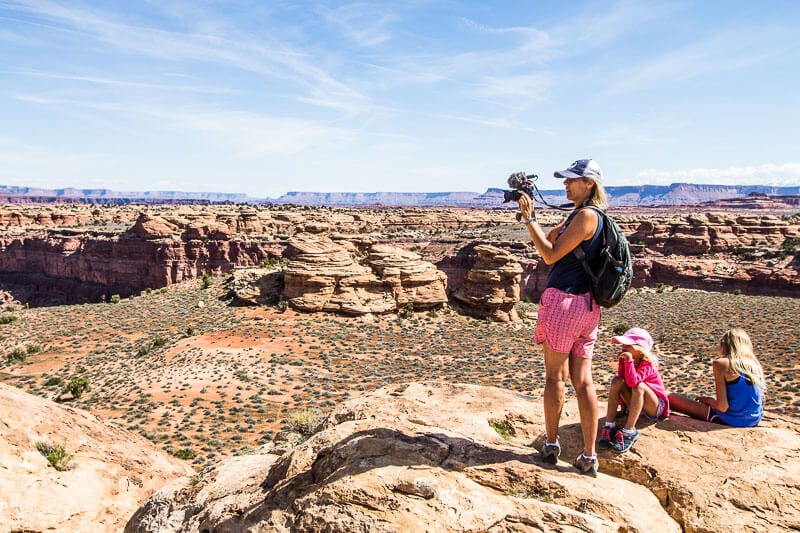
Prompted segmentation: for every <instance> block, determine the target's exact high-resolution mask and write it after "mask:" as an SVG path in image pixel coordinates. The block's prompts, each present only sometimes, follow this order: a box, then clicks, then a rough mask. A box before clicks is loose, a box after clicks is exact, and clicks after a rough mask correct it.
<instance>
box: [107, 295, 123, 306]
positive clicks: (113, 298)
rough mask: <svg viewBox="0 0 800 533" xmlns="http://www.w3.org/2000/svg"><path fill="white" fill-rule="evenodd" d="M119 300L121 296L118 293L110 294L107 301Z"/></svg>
mask: <svg viewBox="0 0 800 533" xmlns="http://www.w3.org/2000/svg"><path fill="white" fill-rule="evenodd" d="M120 300H121V298H120V296H119V294H112V295H111V299H109V300H108V301H109V302H111V303H112V304H118V303H119V301H120Z"/></svg>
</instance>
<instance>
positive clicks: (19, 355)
mask: <svg viewBox="0 0 800 533" xmlns="http://www.w3.org/2000/svg"><path fill="white" fill-rule="evenodd" d="M25 357H27V355H26V354H25V350H23V349H22V348H14V349H13V350H11V352H9V354H8V355H7V356H6V359H8V360H9V362H11V363H21V362H22V361H24V360H25Z"/></svg>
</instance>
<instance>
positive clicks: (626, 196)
mask: <svg viewBox="0 0 800 533" xmlns="http://www.w3.org/2000/svg"><path fill="white" fill-rule="evenodd" d="M606 192H607V193H608V195H609V203H610V204H611V205H613V206H623V205H626V206H649V205H653V206H661V205H687V204H699V203H703V202H713V201H715V200H724V199H730V198H737V197H743V196H747V195H749V194H752V193H757V194H765V195H769V196H798V195H800V186H794V187H774V186H769V185H708V184H695V183H673V184H671V185H630V186H609V187H606ZM541 193H542V196H543V197H544V199H545V200H546V201H548V202H550V203H553V204H561V203H563V202H564V201H565V200H566V199H565V197H564V190H563V189H548V190H542V191H541ZM0 203H111V204H126V203H149V204H157V203H243V204H295V205H329V206H342V207H344V206H370V205H394V206H406V207H414V206H419V207H436V206H440V207H497V206H499V205H502V203H503V189H501V188H499V187H498V188H489V189H487V190H486V192H484V193H477V192H468V191H457V192H447V191H445V192H302V191H291V192H288V193H286V194H284V195H282V196H280V197H278V198H276V199H272V198H253V197H251V196H248V195H246V194H240V193H220V192H182V191H142V192H139V191H114V190H111V189H77V188H72V187H67V188H64V189H42V188H36V187H19V186H11V185H0Z"/></svg>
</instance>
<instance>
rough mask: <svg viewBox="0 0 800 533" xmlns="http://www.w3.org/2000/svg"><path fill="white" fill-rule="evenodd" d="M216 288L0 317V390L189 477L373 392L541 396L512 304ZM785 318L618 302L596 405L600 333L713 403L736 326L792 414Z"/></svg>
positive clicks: (788, 318) (758, 311)
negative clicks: (328, 308) (643, 348)
mask: <svg viewBox="0 0 800 533" xmlns="http://www.w3.org/2000/svg"><path fill="white" fill-rule="evenodd" d="M224 280H225V277H218V278H214V279H213V283H212V284H211V286H210V287H208V288H206V289H203V288H202V285H201V282H200V281H199V280H194V281H189V282H185V283H181V284H178V285H174V286H171V287H169V288H165V289H159V290H156V291H148V292H147V293H143V294H142V295H140V296H136V297H133V298H129V299H124V300H122V301H120V302H119V303H106V304H87V305H75V306H57V307H43V308H36V309H24V308H20V307H19V306H7V307H6V308H5V309H4V310H3V311H2V313H1V314H0V322H1V324H0V346H1V347H2V350H3V352H2V353H3V354H4V355H3V357H2V359H0V380H2V381H4V382H5V383H7V384H10V385H14V386H17V387H20V388H22V389H24V390H27V391H29V392H30V393H32V394H38V395H41V396H45V397H48V398H52V399H56V398H59V397H61V399H62V401H64V402H65V403H66V404H68V405H74V406H77V407H82V408H85V409H88V410H89V411H90V412H92V413H95V414H96V415H98V416H100V417H103V418H105V419H111V420H115V421H117V422H118V423H119V424H120V425H122V426H123V427H126V428H128V429H131V430H133V431H137V432H139V433H141V434H142V435H144V436H145V437H147V438H149V439H150V440H152V441H154V442H156V443H158V444H159V445H160V446H162V447H163V448H164V449H165V450H167V451H169V452H170V453H173V454H175V455H177V456H178V457H182V458H185V459H189V460H191V461H193V463H194V464H195V465H197V466H198V467H201V466H203V465H204V464H206V463H209V462H214V461H217V460H219V459H220V458H222V457H226V456H231V455H236V454H244V453H248V452H250V451H252V450H253V449H254V448H255V447H256V446H258V445H259V444H262V443H265V442H268V441H269V440H270V439H272V438H273V437H274V435H275V433H276V432H278V431H280V430H281V429H282V428H283V427H285V426H286V424H287V421H289V420H291V419H292V418H293V417H299V416H300V415H308V414H309V413H312V412H313V413H317V414H320V415H324V414H325V413H326V412H327V411H328V410H329V409H330V408H331V406H333V405H335V404H337V403H339V402H341V401H343V400H345V399H347V398H349V397H353V396H357V395H359V394H361V393H362V391H369V390H373V389H375V388H378V387H380V386H382V385H385V384H387V383H393V382H405V381H420V380H442V381H451V382H464V383H480V384H484V385H494V386H498V387H503V388H507V389H511V390H515V391H519V392H522V393H526V394H531V395H537V396H538V395H540V394H541V389H542V386H543V365H542V358H541V352H540V350H539V349H538V348H536V347H534V346H532V344H531V341H530V338H531V336H532V333H533V327H534V323H535V322H534V319H533V317H535V314H536V309H537V306H536V305H535V304H532V303H524V302H520V303H519V304H518V309H519V310H520V314H521V315H523V316H524V317H525V318H524V319H523V320H522V321H520V322H516V323H512V324H500V323H492V322H487V321H482V320H476V319H473V318H467V317H464V316H461V315H458V314H456V313H454V312H451V311H449V310H447V309H445V310H439V311H430V312H421V313H417V314H415V316H414V317H412V318H405V319H404V318H400V317H399V316H398V315H386V316H377V317H368V318H364V317H361V318H350V317H342V316H336V315H330V314H321V313H320V314H301V313H297V312H294V311H292V310H288V311H286V312H284V313H281V312H279V310H278V309H277V308H256V307H235V306H231V305H230V303H229V301H228V300H227V299H226V292H227V290H226V289H225V287H224ZM199 302H202V304H199ZM798 317H800V298H777V297H754V296H743V295H735V294H723V293H708V292H701V291H692V290H683V289H678V290H672V289H670V288H668V289H667V290H664V291H661V292H656V291H653V290H648V289H638V290H635V291H632V292H631V293H630V294H629V295H628V296H627V297H626V299H625V301H624V302H623V303H622V304H621V305H619V306H618V307H616V308H614V309H610V310H604V314H603V322H602V328H601V333H600V338H599V339H598V346H597V350H596V353H595V366H594V376H595V382H596V383H597V384H598V394H599V396H600V399H601V400H604V399H605V398H606V393H607V384H608V382H609V380H610V379H611V377H612V376H613V375H614V373H615V371H616V351H615V349H614V347H613V346H612V345H611V344H610V342H609V338H610V337H611V336H612V335H613V334H615V333H614V331H618V332H619V331H624V330H625V329H627V328H628V327H629V326H640V327H644V328H647V329H648V330H649V331H650V332H651V333H652V334H653V336H654V338H655V339H656V341H657V349H658V352H657V353H659V354H660V357H661V360H662V365H661V372H662V376H663V377H664V381H665V384H666V386H667V388H668V389H669V390H672V391H676V392H684V393H688V394H691V395H697V394H713V388H712V378H711V369H710V361H711V358H712V357H713V356H714V354H715V353H716V346H717V342H718V339H719V337H720V335H721V334H722V333H723V332H724V331H725V330H726V329H727V328H729V327H731V326H742V327H744V328H745V329H746V330H747V331H748V332H749V333H750V334H751V337H752V338H753V341H754V343H755V346H756V350H757V354H758V356H759V358H760V359H761V362H762V364H763V365H764V368H765V371H766V373H767V377H768V390H767V395H766V408H767V409H768V410H771V411H775V412H780V413H783V414H791V415H795V416H797V415H798V414H800V394H798V393H800V373H798V370H799V368H798V366H799V365H800V325H798ZM78 378H86V379H87V380H88V384H89V389H88V390H87V391H86V392H85V393H83V394H82V395H81V396H80V397H79V398H77V399H70V396H69V395H65V394H64V393H63V390H64V388H65V386H66V385H68V384H69V383H70V382H72V381H73V380H75V379H78ZM570 393H571V392H570ZM65 444H66V446H67V448H69V443H65Z"/></svg>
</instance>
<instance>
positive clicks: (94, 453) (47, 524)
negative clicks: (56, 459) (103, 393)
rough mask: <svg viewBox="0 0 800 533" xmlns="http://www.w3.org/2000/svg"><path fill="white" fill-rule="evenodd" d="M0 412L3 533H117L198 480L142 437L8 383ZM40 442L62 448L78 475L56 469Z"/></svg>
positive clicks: (0, 518)
mask: <svg viewBox="0 0 800 533" xmlns="http://www.w3.org/2000/svg"><path fill="white" fill-rule="evenodd" d="M0 412H2V413H3V415H2V423H0V531H115V530H117V531H118V530H120V529H122V527H123V526H124V525H125V523H126V522H127V521H128V519H129V518H130V516H131V514H132V513H133V512H134V511H135V510H136V509H137V508H138V507H139V506H140V505H141V504H142V502H144V501H145V499H146V498H148V497H149V496H150V495H151V494H152V493H153V492H154V491H155V490H156V489H159V488H161V487H162V486H164V484H165V483H168V482H170V481H172V480H174V479H176V478H178V477H181V476H189V475H191V474H192V473H193V470H192V469H191V467H189V466H188V465H187V464H185V463H183V462H182V461H179V460H178V459H175V458H174V457H171V456H169V455H167V454H166V453H165V452H163V451H162V450H160V449H159V448H157V447H156V446H155V445H153V444H152V443H150V441H148V440H146V439H144V438H143V437H141V436H139V435H138V434H134V433H131V432H129V431H126V430H124V429H122V428H120V427H119V426H117V425H116V424H113V423H109V422H103V421H101V420H99V419H98V418H96V417H95V416H93V415H91V414H89V413H87V412H85V411H82V410H78V409H73V408H71V407H64V406H61V405H58V404H56V403H54V402H51V401H49V400H44V399H42V398H39V397H37V396H33V395H31V394H28V393H26V392H23V391H21V390H19V389H15V388H13V387H9V386H7V385H3V384H2V383H0ZM38 442H47V443H50V444H54V445H57V444H62V445H64V446H65V448H66V450H67V452H68V453H69V454H70V455H72V456H73V458H72V461H71V464H72V468H70V469H69V470H65V471H58V470H56V469H55V468H54V467H53V466H51V465H50V464H49V463H48V460H47V459H46V458H45V457H44V456H43V455H42V454H41V453H40V452H39V451H37V448H36V444H37V443H38ZM187 479H188V478H187Z"/></svg>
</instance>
